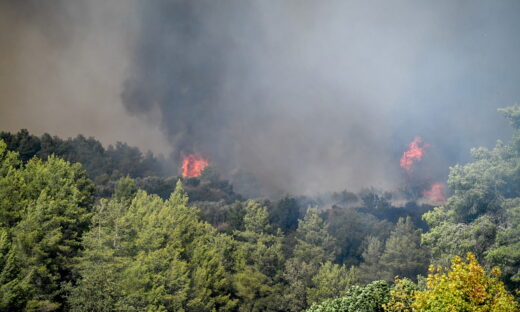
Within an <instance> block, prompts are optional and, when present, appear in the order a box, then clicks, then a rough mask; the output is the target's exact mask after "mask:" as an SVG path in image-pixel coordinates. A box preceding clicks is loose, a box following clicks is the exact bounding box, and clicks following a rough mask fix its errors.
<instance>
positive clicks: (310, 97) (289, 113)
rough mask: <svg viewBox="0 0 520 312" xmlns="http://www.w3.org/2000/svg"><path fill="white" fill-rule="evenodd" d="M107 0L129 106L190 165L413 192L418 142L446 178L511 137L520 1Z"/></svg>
mask: <svg viewBox="0 0 520 312" xmlns="http://www.w3.org/2000/svg"><path fill="white" fill-rule="evenodd" d="M56 3H57V4H56V5H57V6H58V5H59V6H61V7H63V4H61V5H60V4H59V2H56ZM103 3H104V2H103V1H99V2H88V5H87V4H84V5H85V6H87V7H99V6H102V7H103V6H106V5H107V4H103ZM107 3H111V4H112V6H114V7H116V8H117V7H118V6H121V10H120V12H121V13H120V14H119V15H118V14H117V13H116V14H114V15H113V16H111V15H108V16H104V17H102V18H100V17H99V16H98V15H94V17H97V20H96V23H87V24H88V26H85V31H88V30H90V29H92V28H93V27H96V29H97V28H101V29H102V28H103V27H106V26H107V25H111V26H114V25H113V20H114V19H115V20H122V21H125V23H123V24H117V25H115V26H116V28H115V29H116V30H114V28H113V27H111V28H110V27H109V28H107V34H110V35H109V36H110V37H109V38H112V37H113V39H114V41H113V42H110V41H107V42H106V44H107V46H108V47H110V49H114V50H115V51H122V53H121V59H123V60H125V61H127V62H128V66H129V67H128V70H124V71H120V72H118V73H119V74H118V75H117V78H121V79H120V80H117V79H116V78H114V79H115V80H117V83H118V84H119V86H120V87H121V89H118V92H119V93H120V94H121V97H120V99H119V101H121V102H122V106H124V108H125V109H126V111H127V112H128V113H130V115H131V116H132V117H137V118H140V119H142V120H143V121H146V122H147V123H148V124H150V125H151V126H158V127H159V128H160V129H161V130H162V132H163V133H164V134H165V135H166V137H167V140H168V142H169V144H171V150H172V151H173V152H172V153H173V155H174V157H175V158H176V159H177V160H178V157H179V155H181V153H191V152H197V153H200V154H202V155H204V156H206V157H208V158H209V159H210V160H211V161H212V162H213V163H214V164H215V165H216V166H217V167H218V168H219V169H220V171H221V172H222V173H223V174H224V175H227V177H233V176H234V174H235V173H237V172H239V171H243V172H244V171H245V172H251V173H253V174H254V175H255V176H256V177H257V179H258V180H259V182H260V184H261V185H263V187H264V190H265V191H268V192H276V191H281V192H293V193H315V192H319V191H325V190H337V189H343V188H349V189H357V188H360V187H364V186H371V185H372V186H376V187H381V188H396V187H399V185H401V184H402V183H405V181H406V179H407V178H406V174H405V173H404V171H403V170H402V169H401V168H400V167H399V158H400V156H401V153H402V152H403V151H404V150H405V149H406V148H407V144H408V143H409V142H410V141H411V140H412V139H413V138H414V137H415V136H421V137H422V138H423V139H424V141H426V142H427V143H430V147H429V148H428V150H427V152H426V155H427V156H426V157H425V159H424V160H423V162H422V164H420V167H419V168H418V171H419V172H420V174H421V175H424V176H425V177H428V178H429V179H430V180H431V182H436V181H442V180H444V179H445V178H446V174H447V171H448V167H449V166H450V165H453V164H455V163H459V162H464V161H466V160H468V159H469V155H468V150H469V148H470V147H473V146H481V145H484V146H488V147H489V146H492V145H493V144H494V142H495V140H496V139H497V138H502V139H507V138H508V136H509V134H510V132H509V128H508V125H507V123H506V122H505V121H504V120H503V119H502V117H501V116H500V115H499V114H497V113H496V109H497V108H498V107H503V106H508V105H512V104H515V103H518V101H519V99H520V88H519V87H518V85H519V82H520V62H518V55H520V36H518V30H519V29H520V2H518V1H516V0H510V1H500V2H498V1H484V0H482V1H452V0H450V1H404V0H402V1H334V0H330V1H302V0H300V1H295V0H294V1H293V0H287V1H274V0H263V1H239V0H222V1H211V0H197V1H193V0H183V1H181V0H177V1H175V0H171V1H166V0H156V1H135V2H131V1H112V2H111V1H108V2H107ZM69 6H70V4H69ZM73 6H74V7H77V6H79V5H73ZM129 7H130V8H131V9H129ZM123 8H124V9H123ZM98 11H103V10H94V12H98ZM113 12H118V10H117V9H114V10H113ZM98 13H99V12H98ZM40 15H43V16H44V14H40ZM121 15H123V16H121ZM84 19H85V18H84ZM86 19H87V20H88V17H87V18H86ZM43 21H45V19H43ZM75 23H78V22H77V20H76V19H71V20H69V21H66V23H65V24H72V25H74V24H75ZM83 24H85V23H84V22H82V24H81V25H83ZM121 25H124V27H121ZM128 28H130V29H131V31H130V32H129V31H128ZM80 30H82V29H81V28H80ZM134 30H135V31H134ZM120 32H123V33H124V35H125V36H124V38H129V39H128V40H125V41H124V45H123V44H121V39H120V38H119V37H118V34H119V33H120ZM53 33H54V32H53ZM55 35H56V36H60V33H59V32H57V33H56V34H55ZM128 42H130V44H129V43H128ZM122 47H123V48H122ZM92 49H95V47H92ZM116 59H117V58H116ZM108 60H111V59H110V58H108ZM103 65H106V64H105V63H104V64H103ZM125 68H126V67H125ZM101 72H103V71H101ZM3 105H5V104H3ZM35 105H37V104H35ZM111 105H114V106H117V107H120V106H118V105H121V103H120V102H114V103H112V104H111ZM2 109H4V108H2ZM150 121H151V122H150ZM24 126H25V125H20V127H24ZM107 127H113V128H114V129H118V127H119V125H118V124H117V123H113V124H110V125H109V126H107ZM136 132H137V131H136ZM87 134H88V133H87ZM133 134H134V133H132V132H131V131H130V132H129V136H132V135H133ZM98 136H99V134H98Z"/></svg>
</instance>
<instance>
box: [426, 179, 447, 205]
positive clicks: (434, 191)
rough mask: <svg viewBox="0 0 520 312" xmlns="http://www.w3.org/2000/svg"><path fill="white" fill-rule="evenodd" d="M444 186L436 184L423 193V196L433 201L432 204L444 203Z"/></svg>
mask: <svg viewBox="0 0 520 312" xmlns="http://www.w3.org/2000/svg"><path fill="white" fill-rule="evenodd" d="M443 190H444V184H442V183H435V184H433V185H432V187H431V188H430V189H429V190H424V191H423V196H424V197H426V198H428V199H429V200H431V201H432V202H444V201H445V200H446V196H444V194H443Z"/></svg>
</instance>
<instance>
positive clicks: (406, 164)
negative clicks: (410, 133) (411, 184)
mask: <svg viewBox="0 0 520 312" xmlns="http://www.w3.org/2000/svg"><path fill="white" fill-rule="evenodd" d="M428 146H429V145H428V144H423V140H422V139H421V138H420V137H415V138H414V139H413V141H412V142H410V144H408V150H407V151H405V152H404V153H403V156H401V163H400V166H401V167H402V168H404V170H406V172H408V173H411V172H412V171H413V165H414V164H415V163H416V162H418V161H420V160H421V159H422V157H423V155H424V149H425V148H426V147H428Z"/></svg>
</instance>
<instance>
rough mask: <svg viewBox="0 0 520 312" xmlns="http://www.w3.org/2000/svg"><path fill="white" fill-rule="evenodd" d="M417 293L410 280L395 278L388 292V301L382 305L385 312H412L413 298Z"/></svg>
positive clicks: (417, 288)
mask: <svg viewBox="0 0 520 312" xmlns="http://www.w3.org/2000/svg"><path fill="white" fill-rule="evenodd" d="M417 291H419V287H418V286H417V285H416V284H415V283H414V282H412V281H411V280H409V279H407V278H404V279H400V278H396V279H395V283H394V286H393V287H392V289H391V290H390V300H389V301H388V303H386V304H383V308H384V310H385V311H387V312H412V311H414V310H413V308H412V304H413V303H414V299H415V298H414V296H415V294H416V292H417Z"/></svg>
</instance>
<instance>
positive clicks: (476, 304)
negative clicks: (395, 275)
mask: <svg viewBox="0 0 520 312" xmlns="http://www.w3.org/2000/svg"><path fill="white" fill-rule="evenodd" d="M499 275H500V270H499V269H498V268H494V269H493V270H492V271H491V274H490V275H488V274H486V272H485V271H484V269H483V268H482V267H481V266H480V265H479V263H478V261H477V259H476V258H475V256H474V255H473V254H471V253H468V255H467V257H466V262H464V261H463V260H462V259H461V258H460V257H455V258H454V259H453V260H452V263H451V267H450V269H449V270H447V269H443V268H441V267H437V268H435V267H434V266H431V267H430V273H429V274H428V278H427V280H426V286H427V289H426V290H424V291H417V292H416V293H415V298H414V299H415V300H414V303H413V304H412V308H413V309H414V310H413V311H424V312H428V311H440V312H442V311H480V312H485V311H490V312H491V311H493V312H500V311H504V312H506V311H507V312H511V311H520V307H519V305H518V304H517V303H516V302H515V301H514V299H513V296H512V295H510V294H509V293H508V292H507V291H506V289H505V287H504V284H503V283H502V282H500V280H499Z"/></svg>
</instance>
